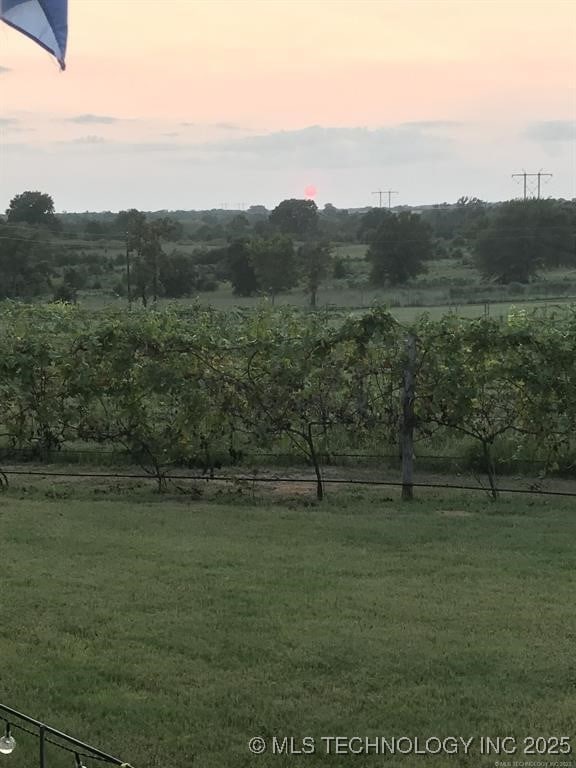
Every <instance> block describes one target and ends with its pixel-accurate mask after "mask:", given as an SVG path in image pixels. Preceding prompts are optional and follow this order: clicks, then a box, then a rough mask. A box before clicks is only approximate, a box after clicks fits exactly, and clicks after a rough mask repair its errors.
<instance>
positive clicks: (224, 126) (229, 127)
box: [211, 123, 242, 131]
mask: <svg viewBox="0 0 576 768" xmlns="http://www.w3.org/2000/svg"><path fill="white" fill-rule="evenodd" d="M211 127H213V128H220V129H221V130H223V131H241V130H242V126H241V125H236V123H214V124H213V125H212V126H211Z"/></svg>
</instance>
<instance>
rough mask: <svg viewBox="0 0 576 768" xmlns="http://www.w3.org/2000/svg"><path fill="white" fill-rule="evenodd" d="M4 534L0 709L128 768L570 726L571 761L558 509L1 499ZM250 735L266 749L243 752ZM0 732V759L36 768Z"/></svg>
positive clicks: (572, 615)
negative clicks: (284, 742)
mask: <svg viewBox="0 0 576 768" xmlns="http://www.w3.org/2000/svg"><path fill="white" fill-rule="evenodd" d="M0 524H1V532H2V538H1V549H0V577H1V584H0V588H1V609H0V661H1V676H0V691H1V693H0V701H1V702H2V703H4V704H7V705H9V706H12V707H14V708H16V709H20V710H22V711H24V712H27V713H29V714H31V715H33V716H35V717H38V718H39V719H42V720H45V721H46V722H48V723H50V724H51V725H53V726H55V727H58V728H60V729H62V730H64V731H66V732H68V733H70V734H72V735H75V736H76V737H77V738H80V739H83V740H86V741H88V742H90V743H92V744H94V745H95V746H98V747H100V748H101V749H104V750H106V751H109V752H112V753H113V754H117V755H118V756H120V757H122V758H123V759H124V760H126V761H129V762H130V763H131V764H132V765H133V766H134V767H135V768H138V767H141V768H145V767H146V766H154V767H158V768H159V767H160V766H162V767H164V766H166V768H168V766H169V767H170V768H190V766H202V767H203V768H222V767H224V766H293V767H295V766H305V765H308V766H315V765H331V766H347V765H358V766H360V765H362V766H364V765H374V766H380V765H386V766H413V765H415V766H418V765H422V766H451V765H453V766H484V765H486V766H487V765H491V766H493V765H494V763H495V760H498V759H500V760H502V759H511V758H510V757H509V756H508V757H506V756H500V757H499V756H498V755H491V756H482V755H480V753H479V746H478V741H476V745H473V746H472V748H471V751H470V755H469V756H468V757H467V758H466V757H463V756H462V755H452V756H451V755H440V756H439V757H430V758H428V757H422V756H415V755H407V756H405V757H402V756H387V757H382V756H378V755H371V756H368V757H365V756H364V757H363V756H355V755H340V756H338V755H334V754H329V755H327V754H325V750H324V749H321V748H320V747H318V748H317V749H316V752H315V753H314V754H310V755H303V756H294V755H292V756H287V755H272V754H270V749H271V744H272V738H273V737H274V736H277V737H280V738H282V737H284V736H293V737H295V740H296V741H295V745H296V746H297V744H298V742H299V740H301V739H302V738H303V737H307V736H310V737H313V738H315V739H316V744H321V742H320V738H321V737H323V736H336V735H339V736H348V737H352V736H361V737H365V736H371V737H372V736H377V735H378V736H386V737H392V736H395V737H400V736H410V737H414V736H418V737H420V738H422V739H425V738H426V737H430V736H438V737H440V738H443V737H446V736H455V737H458V736H462V737H465V738H469V737H476V739H479V737H480V736H493V737H496V736H507V735H514V736H516V737H517V739H518V742H519V744H520V745H521V746H520V748H519V749H521V748H522V740H523V738H524V737H526V736H544V737H553V736H563V735H568V736H570V737H571V739H572V745H573V747H574V749H576V736H575V731H576V728H575V726H576V653H575V648H576V610H575V598H576V504H574V502H573V500H572V501H563V500H557V499H553V500H547V499H543V498H536V499H520V498H515V499H513V500H506V499H504V500H502V501H499V502H498V503H496V504H493V503H490V502H489V501H488V500H487V499H486V498H485V497H478V496H460V497H457V496H452V497H450V498H441V497H437V498H436V497H433V496H430V497H429V498H427V499H426V500H425V501H417V502H413V503H411V504H408V505H406V504H404V505H403V504H401V503H400V502H398V501H396V500H390V499H388V500H386V499H383V498H378V496H376V495H372V494H371V493H368V492H366V493H364V492H359V493H358V494H355V495H346V494H345V493H342V495H337V494H334V495H331V496H330V498H329V499H328V500H327V501H326V503H325V504H324V505H323V506H316V505H310V504H307V503H305V502H304V501H303V500H302V499H300V500H298V499H296V500H294V501H277V502H274V503H272V502H271V501H270V500H268V501H266V500H260V501H258V500H250V499H243V498H240V499H239V500H238V501H237V502H235V501H234V500H233V499H230V498H229V497H226V496H223V497H222V499H221V500H220V501H219V500H217V499H216V500H210V501H205V500H199V501H193V502H187V501H182V500H178V499H176V498H172V499H170V498H168V499H158V498H154V497H153V496H152V495H150V496H144V497H135V498H130V497H122V496H118V497H116V496H114V495H111V496H105V495H104V496H103V498H102V499H101V500H99V499H97V498H90V497H89V494H88V495H86V494H84V495H83V496H81V497H79V498H78V500H73V499H70V498H68V499H60V500H58V499H50V498H41V497H40V496H39V495H35V496H34V495H32V497H31V498H26V497H25V494H23V493H18V492H17V491H10V492H9V494H8V495H4V496H2V497H0ZM256 735H258V736H262V737H264V738H265V739H266V740H267V743H268V746H269V751H268V753H267V754H265V755H260V756H257V755H251V754H250V752H249V750H248V746H247V744H248V740H249V739H250V738H251V737H252V736H256ZM15 736H16V738H17V740H18V748H17V750H16V751H15V752H14V753H13V754H12V755H11V756H10V757H3V756H0V758H1V759H0V762H2V763H5V764H6V766H10V768H24V766H30V765H32V764H35V762H34V761H35V754H36V744H35V743H34V742H33V741H32V740H31V739H30V737H28V736H27V735H26V734H21V733H19V732H15ZM49 758H50V762H49V764H48V765H49V766H50V768H54V767H55V768H60V766H69V768H73V765H74V759H73V755H62V754H61V753H58V752H57V751H56V750H54V749H53V748H52V749H51V750H50V751H49ZM518 758H522V755H521V754H520V751H519V753H518V754H517V755H516V759H518ZM531 759H532V760H536V759H542V758H537V757H532V758H531ZM550 759H554V760H561V759H562V757H558V756H555V757H551V758H550ZM564 759H566V758H564ZM85 762H86V764H87V765H97V764H96V763H90V762H89V761H85Z"/></svg>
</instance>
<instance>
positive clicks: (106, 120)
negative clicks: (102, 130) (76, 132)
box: [68, 115, 119, 125]
mask: <svg viewBox="0 0 576 768" xmlns="http://www.w3.org/2000/svg"><path fill="white" fill-rule="evenodd" d="M118 121H119V118H118V117H110V116H109V115H76V117H69V118H68V122H69V123H80V124H82V125H86V124H89V125H91V124H102V125H111V124H112V123H117V122H118Z"/></svg>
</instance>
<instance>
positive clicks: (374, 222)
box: [356, 208, 392, 244]
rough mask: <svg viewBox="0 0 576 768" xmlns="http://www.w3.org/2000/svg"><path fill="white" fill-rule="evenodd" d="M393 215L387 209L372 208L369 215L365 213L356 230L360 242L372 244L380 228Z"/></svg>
mask: <svg viewBox="0 0 576 768" xmlns="http://www.w3.org/2000/svg"><path fill="white" fill-rule="evenodd" d="M391 215H392V214H391V213H390V212H389V211H388V210H387V209H386V208H372V209H371V210H369V211H368V213H365V214H364V215H363V216H362V217H361V219H360V221H359V223H358V227H357V230H356V236H357V239H358V242H360V243H368V244H369V243H371V242H372V240H373V239H374V237H375V236H376V232H377V231H378V229H379V227H380V226H381V225H382V224H383V223H384V221H386V219H388V218H389V217H390V216H391Z"/></svg>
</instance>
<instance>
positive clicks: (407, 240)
mask: <svg viewBox="0 0 576 768" xmlns="http://www.w3.org/2000/svg"><path fill="white" fill-rule="evenodd" d="M433 253H434V245H433V242H432V230H431V228H430V227H429V226H428V224H426V223H425V222H424V221H422V219H421V217H420V216H418V214H415V213H408V212H402V213H399V214H387V215H386V216H385V218H383V219H382V223H381V224H380V226H379V227H378V229H377V230H376V231H375V233H374V235H373V236H372V238H371V244H370V247H369V248H368V252H367V254H366V259H367V260H368V261H370V262H371V264H372V269H371V272H370V280H371V282H372V283H374V285H386V284H389V285H399V284H402V283H406V282H407V281H408V280H410V279H411V278H413V277H416V275H418V274H420V273H421V272H425V271H426V261H427V260H428V259H430V258H432V255H433Z"/></svg>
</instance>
